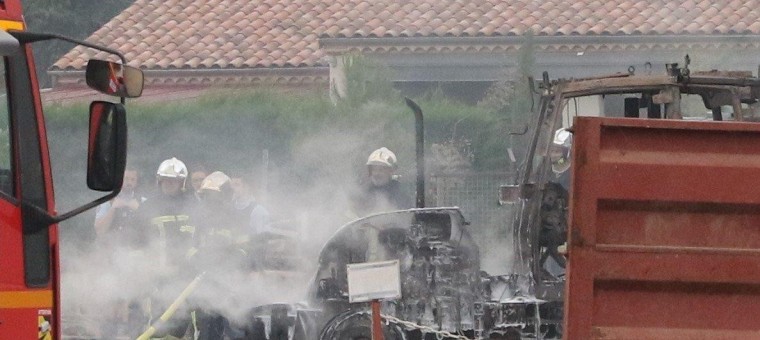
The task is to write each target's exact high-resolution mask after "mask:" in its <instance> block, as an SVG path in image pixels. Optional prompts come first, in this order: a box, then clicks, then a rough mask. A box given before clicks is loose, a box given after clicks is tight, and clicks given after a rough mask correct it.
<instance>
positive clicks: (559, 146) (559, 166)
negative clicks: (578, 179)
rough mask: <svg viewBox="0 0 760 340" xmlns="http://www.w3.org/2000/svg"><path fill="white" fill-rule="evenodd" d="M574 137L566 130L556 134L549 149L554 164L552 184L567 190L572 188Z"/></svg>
mask: <svg viewBox="0 0 760 340" xmlns="http://www.w3.org/2000/svg"><path fill="white" fill-rule="evenodd" d="M572 143H573V135H572V134H571V133H570V131H568V130H567V129H565V128H562V129H559V130H557V131H555V132H554V139H553V140H552V144H551V146H550V147H549V160H550V161H551V162H552V173H553V174H554V178H553V180H551V182H555V183H559V185H561V186H562V187H563V188H565V190H569V188H570V171H568V170H570V148H571V146H572Z"/></svg>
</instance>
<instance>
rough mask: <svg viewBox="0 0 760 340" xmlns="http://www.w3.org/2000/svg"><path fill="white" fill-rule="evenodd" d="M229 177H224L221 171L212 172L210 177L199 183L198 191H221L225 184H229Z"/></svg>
mask: <svg viewBox="0 0 760 340" xmlns="http://www.w3.org/2000/svg"><path fill="white" fill-rule="evenodd" d="M230 181H231V180H230V177H229V176H227V175H225V174H224V173H223V172H221V171H214V172H212V173H211V174H210V175H208V176H206V178H204V179H203V182H201V187H200V189H198V191H219V192H221V191H222V187H224V185H225V184H228V183H230Z"/></svg>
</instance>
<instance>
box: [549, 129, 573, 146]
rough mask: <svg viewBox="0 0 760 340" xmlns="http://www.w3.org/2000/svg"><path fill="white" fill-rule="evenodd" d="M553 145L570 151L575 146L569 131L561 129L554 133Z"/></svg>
mask: <svg viewBox="0 0 760 340" xmlns="http://www.w3.org/2000/svg"><path fill="white" fill-rule="evenodd" d="M552 143H554V144H555V145H557V146H562V147H565V148H568V149H569V148H570V147H571V146H572V144H573V135H572V134H571V133H570V131H568V130H567V129H565V128H561V129H559V130H557V131H555V132H554V140H553V141H552Z"/></svg>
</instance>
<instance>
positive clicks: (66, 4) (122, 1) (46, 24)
mask: <svg viewBox="0 0 760 340" xmlns="http://www.w3.org/2000/svg"><path fill="white" fill-rule="evenodd" d="M133 2H134V0H98V1H82V0H25V1H22V6H23V9H24V19H25V20H26V24H27V25H28V29H29V30H30V31H35V32H46V33H57V34H61V35H65V36H68V37H71V38H75V39H86V38H87V37H89V36H90V35H91V34H92V33H93V32H95V31H96V30H97V29H99V28H100V27H102V26H103V25H104V24H106V23H107V22H108V21H109V20H111V18H113V17H114V16H115V15H116V14H118V13H120V12H121V11H123V10H124V9H125V8H127V7H128V6H129V5H131V4H132V3H133ZM73 47H74V46H73V45H72V44H70V43H67V42H62V41H50V42H40V43H35V44H34V58H35V64H36V67H37V73H38V77H39V79H40V85H41V86H42V87H49V86H50V78H49V77H48V75H47V73H46V71H47V70H48V68H50V66H52V65H53V64H54V63H55V62H56V61H57V60H58V59H59V58H60V57H61V56H63V55H64V54H65V53H66V52H68V51H69V50H70V49H71V48H73Z"/></svg>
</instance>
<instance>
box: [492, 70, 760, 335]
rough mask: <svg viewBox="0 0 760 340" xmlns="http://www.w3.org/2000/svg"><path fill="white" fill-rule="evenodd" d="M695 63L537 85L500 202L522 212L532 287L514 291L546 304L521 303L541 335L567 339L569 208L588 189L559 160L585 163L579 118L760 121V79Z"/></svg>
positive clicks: (526, 271)
mask: <svg viewBox="0 0 760 340" xmlns="http://www.w3.org/2000/svg"><path fill="white" fill-rule="evenodd" d="M689 63H690V60H689V57H688V56H686V58H685V63H684V65H682V66H679V65H678V64H667V65H662V71H661V72H655V71H653V67H652V65H651V64H648V63H647V64H645V65H644V67H642V69H644V72H642V74H637V73H636V68H635V67H634V66H631V67H630V68H629V70H628V73H620V74H614V75H608V76H600V77H593V78H583V79H559V80H550V79H549V76H548V74H546V73H544V75H543V80H542V81H539V82H533V81H531V84H532V89H533V91H532V92H533V93H534V95H535V99H537V100H536V101H535V102H534V103H535V104H536V105H535V107H534V115H533V116H532V119H533V120H532V122H531V123H530V124H529V127H528V129H527V132H526V133H525V135H526V136H527V137H528V141H529V143H528V149H527V153H526V154H525V155H524V157H523V159H522V163H521V164H520V166H519V167H518V168H519V169H520V175H519V176H518V180H517V182H516V183H515V184H514V185H504V186H502V187H501V189H500V201H501V203H502V204H511V205H512V206H513V207H514V208H515V209H516V212H515V218H514V221H513V230H514V240H515V251H516V256H515V258H516V263H515V273H514V277H516V279H515V280H517V281H521V282H524V283H527V285H528V288H527V289H526V288H525V286H524V285H515V287H519V288H509V289H522V290H523V291H524V292H525V293H527V295H526V296H530V297H535V298H536V299H537V300H540V301H541V303H540V304H539V306H538V309H537V311H536V304H535V303H534V301H530V302H527V303H524V304H523V305H522V312H521V313H522V314H524V315H529V314H531V313H534V312H537V313H538V315H537V317H539V318H540V323H541V325H542V327H541V328H542V329H543V331H542V332H541V334H540V335H541V336H547V337H551V336H561V333H562V325H563V322H562V318H563V314H564V311H563V308H564V302H563V301H564V296H563V295H564V292H565V283H566V278H565V267H566V263H565V261H568V262H569V263H572V256H570V257H569V258H568V259H565V258H564V256H560V255H561V254H562V253H563V252H564V250H565V248H567V247H568V245H567V242H568V237H569V238H570V239H572V238H573V235H574V234H573V228H572V226H568V224H567V221H568V216H567V208H568V207H567V204H568V202H569V200H570V196H572V192H573V191H574V190H579V188H582V186H583V183H573V182H572V181H571V180H570V174H569V171H566V170H567V169H568V168H569V166H564V167H562V166H558V162H559V163H561V162H562V161H564V162H569V161H570V159H574V161H583V160H582V159H575V158H573V156H572V155H571V154H572V153H576V152H577V150H575V149H574V147H572V135H571V133H572V123H573V119H574V117H577V116H596V117H619V118H629V119H685V120H705V121H708V120H711V121H723V120H734V121H757V120H758V113H760V112H758V108H759V106H758V98H760V79H758V78H756V77H753V76H752V73H751V72H743V71H715V70H713V71H706V72H697V71H690V70H689V68H688V66H689ZM568 141H570V142H568ZM604 142H605V141H597V143H604ZM640 142H645V141H640ZM568 144H570V145H568ZM562 146H565V147H566V148H567V149H566V150H564V152H566V153H565V154H564V155H562V152H559V155H560V157H556V155H555V153H557V151H556V150H562V148H561V147H562ZM571 150H572V151H571ZM559 165H561V164H559ZM566 165H569V164H566ZM563 169H564V170H565V171H563ZM621 180H625V179H621ZM582 241H583V240H581V241H579V242H582ZM586 241H590V242H593V240H586ZM570 247H572V245H570ZM558 257H559V258H558ZM501 308H504V306H503V304H502V305H499V304H486V305H485V306H484V307H483V309H485V312H484V313H486V314H488V313H489V311H494V310H499V309H501ZM499 322H500V321H499V320H497V321H496V322H495V324H498V323H499ZM547 333H551V334H547Z"/></svg>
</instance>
